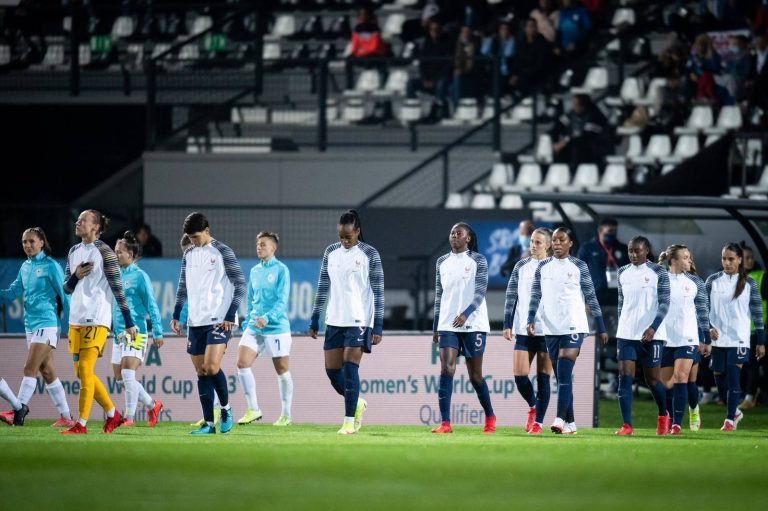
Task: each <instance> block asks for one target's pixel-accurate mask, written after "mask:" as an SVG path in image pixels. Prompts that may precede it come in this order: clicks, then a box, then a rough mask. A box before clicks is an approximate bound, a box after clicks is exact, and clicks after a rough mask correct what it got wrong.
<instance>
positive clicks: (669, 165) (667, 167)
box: [661, 163, 675, 176]
mask: <svg viewBox="0 0 768 511" xmlns="http://www.w3.org/2000/svg"><path fill="white" fill-rule="evenodd" d="M673 170H675V164H674V163H667V164H666V165H664V166H663V167H661V175H662V176H666V175H667V174H669V173H670V172H672V171H673Z"/></svg>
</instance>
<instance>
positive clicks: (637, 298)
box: [616, 236, 669, 436]
mask: <svg viewBox="0 0 768 511" xmlns="http://www.w3.org/2000/svg"><path fill="white" fill-rule="evenodd" d="M627 249H628V252H629V264H627V265H625V266H622V267H621V268H619V272H618V282H619V326H618V328H617V329H616V340H617V351H618V360H619V408H620V409H621V416H622V419H623V422H624V424H623V425H622V427H621V429H619V430H618V431H617V432H616V434H617V435H622V436H627V435H633V434H634V430H633V429H632V385H633V384H634V379H635V366H636V364H640V366H641V367H642V368H643V375H644V376H645V382H646V383H647V384H648V388H649V389H650V391H651V394H652V395H653V399H654V400H655V401H656V406H657V408H658V410H659V413H658V418H657V421H656V434H657V435H666V434H667V430H668V415H667V414H668V410H667V395H666V391H665V389H664V384H663V383H662V380H661V355H662V350H663V349H664V341H665V340H666V339H667V333H666V325H665V324H663V323H662V322H663V321H664V318H665V317H666V316H667V311H668V310H669V277H668V276H667V271H666V270H665V269H664V268H662V267H661V266H659V265H658V264H656V263H653V262H651V261H649V260H648V254H649V253H650V250H651V244H650V242H649V241H648V240H647V239H646V238H644V237H642V236H635V237H634V238H632V239H631V240H629V243H628V244H627Z"/></svg>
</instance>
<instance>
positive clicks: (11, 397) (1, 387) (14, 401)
mask: <svg viewBox="0 0 768 511" xmlns="http://www.w3.org/2000/svg"><path fill="white" fill-rule="evenodd" d="M0 397H2V398H3V399H5V400H6V401H8V402H9V403H11V406H12V407H13V409H14V410H20V409H21V402H20V401H19V400H18V398H17V397H16V394H14V393H13V391H12V390H11V387H9V386H8V384H7V383H6V382H5V380H4V379H2V378H0Z"/></svg>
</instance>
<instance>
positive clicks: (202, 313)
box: [171, 212, 245, 435]
mask: <svg viewBox="0 0 768 511" xmlns="http://www.w3.org/2000/svg"><path fill="white" fill-rule="evenodd" d="M184 232H185V233H186V234H187V236H189V239H190V241H192V246H191V247H190V248H188V249H187V251H186V252H184V256H183V257H182V259H181V275H180V276H179V287H178V290H177V292H176V306H175V307H174V310H173V319H172V320H171V329H172V330H173V331H174V332H175V333H176V335H181V332H182V330H181V323H180V322H179V319H180V317H181V309H182V307H183V306H184V302H188V303H189V316H188V320H187V325H188V330H189V331H188V333H187V353H189V355H190V356H191V358H192V364H193V365H194V366H195V371H197V390H198V393H199V395H200V405H201V407H202V409H203V418H204V419H205V424H204V425H203V426H202V427H200V428H199V429H197V430H195V431H192V434H194V435H205V434H209V435H210V434H215V433H216V424H215V422H214V415H213V395H214V393H215V394H217V395H218V396H219V401H220V402H221V425H220V428H221V432H222V433H228V432H229V431H230V430H231V429H232V425H233V424H234V420H233V419H232V409H231V407H230V405H229V392H228V390H227V377H226V376H225V375H224V371H222V370H221V359H222V358H223V357H224V351H225V350H226V349H227V342H228V341H229V338H230V337H231V335H232V328H233V327H234V326H235V321H236V315H237V308H238V307H239V306H240V302H241V301H242V299H243V295H244V294H245V278H244V277H243V270H242V269H241V268H240V263H239V262H238V261H237V257H235V253H234V252H233V251H232V249H231V248H229V247H228V246H226V245H225V244H223V243H221V242H219V241H218V240H216V239H214V238H213V237H212V236H211V229H210V225H209V223H208V219H207V218H206V217H205V215H203V214H202V213H198V212H194V213H190V214H189V215H188V216H187V218H186V219H184Z"/></svg>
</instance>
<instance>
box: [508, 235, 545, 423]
mask: <svg viewBox="0 0 768 511" xmlns="http://www.w3.org/2000/svg"><path fill="white" fill-rule="evenodd" d="M530 250H531V255H530V257H526V258H524V259H521V260H520V261H518V262H517V264H515V268H514V269H513V270H512V274H511V275H510V277H509V284H507V296H506V300H505V302H504V332H503V334H504V338H505V339H506V340H508V341H511V340H512V338H513V337H514V338H515V360H514V373H515V385H516V386H517V388H518V390H519V391H520V395H521V396H522V397H523V399H525V401H526V403H528V419H527V421H526V423H525V431H526V433H530V434H532V435H540V434H541V427H542V423H543V422H544V415H546V413H547V407H548V406H549V396H550V388H549V379H550V375H551V374H552V361H551V360H550V359H549V354H548V353H547V343H546V342H545V341H544V333H543V330H542V324H541V314H537V315H536V331H535V336H534V337H529V336H528V331H527V320H528V305H529V303H530V299H531V287H532V285H533V275H534V274H535V273H536V268H538V266H539V263H540V262H541V261H543V260H544V259H546V258H547V257H549V256H551V255H552V231H551V230H549V229H546V228H539V229H535V230H534V231H533V233H532V234H531V246H530ZM534 357H536V384H537V387H538V389H537V392H536V395H535V396H534V394H533V385H532V384H531V380H529V379H528V373H530V371H531V362H533V359H534Z"/></svg>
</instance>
